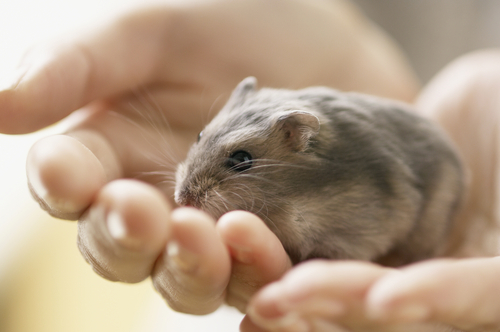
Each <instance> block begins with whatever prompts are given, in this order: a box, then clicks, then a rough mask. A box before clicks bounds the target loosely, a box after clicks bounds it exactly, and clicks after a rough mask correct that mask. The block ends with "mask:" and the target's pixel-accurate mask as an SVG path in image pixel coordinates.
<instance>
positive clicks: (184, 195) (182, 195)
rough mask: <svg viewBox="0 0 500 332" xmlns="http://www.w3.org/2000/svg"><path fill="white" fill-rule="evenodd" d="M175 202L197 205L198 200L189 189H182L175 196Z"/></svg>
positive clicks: (183, 204)
mask: <svg viewBox="0 0 500 332" xmlns="http://www.w3.org/2000/svg"><path fill="white" fill-rule="evenodd" d="M175 202H176V203H177V204H179V205H181V206H194V207H196V206H197V204H196V203H197V202H198V200H197V199H196V195H194V194H193V193H192V192H190V191H189V190H182V191H181V192H179V194H178V195H177V196H176V198H175Z"/></svg>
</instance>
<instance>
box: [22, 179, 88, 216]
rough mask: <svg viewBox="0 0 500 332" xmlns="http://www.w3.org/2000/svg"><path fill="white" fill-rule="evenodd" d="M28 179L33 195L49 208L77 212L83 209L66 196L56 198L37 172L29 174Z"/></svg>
mask: <svg viewBox="0 0 500 332" xmlns="http://www.w3.org/2000/svg"><path fill="white" fill-rule="evenodd" d="M28 179H29V182H28V187H29V189H30V191H31V193H32V195H33V196H34V197H35V199H36V200H37V201H38V202H40V201H42V202H43V205H45V206H46V208H47V209H48V208H50V209H52V210H57V211H61V212H77V211H79V210H81V209H82V207H81V206H78V205H77V204H75V203H73V202H71V201H69V200H68V199H66V198H56V197H54V196H52V195H51V194H50V193H49V191H48V190H47V188H46V187H45V185H44V184H43V182H42V180H41V178H40V176H39V174H38V173H37V172H30V173H29V174H28ZM41 204H42V203H41ZM42 208H44V209H45V207H44V206H42Z"/></svg>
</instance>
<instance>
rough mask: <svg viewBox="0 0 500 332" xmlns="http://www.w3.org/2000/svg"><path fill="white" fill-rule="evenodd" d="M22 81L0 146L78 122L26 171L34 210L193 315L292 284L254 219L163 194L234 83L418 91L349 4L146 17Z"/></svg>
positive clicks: (97, 265)
mask: <svg viewBox="0 0 500 332" xmlns="http://www.w3.org/2000/svg"><path fill="white" fill-rule="evenodd" d="M256 18H259V19H258V20H256ZM20 69H21V70H23V69H24V71H23V72H22V75H21V76H20V77H18V79H16V80H15V81H13V82H12V85H11V86H10V87H8V88H6V89H4V90H2V91H0V131H1V132H3V133H7V134H21V133H27V132H31V131H34V130H37V129H40V128H43V127H45V126H47V125H50V124H52V123H54V122H56V121H58V120H60V119H62V118H64V117H66V116H67V115H69V114H71V113H73V114H72V115H73V116H72V120H71V121H70V122H71V127H70V129H69V130H68V131H67V132H66V133H64V134H63V135H56V136H52V137H48V138H45V139H43V140H41V141H39V142H37V143H36V144H35V145H34V146H33V147H32V149H31V151H30V153H29V155H28V159H27V175H28V179H29V185H30V189H31V191H32V193H33V196H34V197H35V199H37V200H38V201H39V203H40V205H41V206H42V207H43V208H44V209H46V210H47V211H48V213H50V214H51V215H53V216H56V217H59V218H63V219H78V220H79V222H78V246H79V248H80V250H81V252H82V254H83V256H84V258H85V259H86V260H87V261H88V262H89V264H90V265H91V266H92V268H93V269H94V270H95V271H96V273H98V274H99V275H101V276H103V277H104V278H107V279H109V280H117V281H123V282H138V281H140V280H143V279H145V278H147V277H151V278H152V280H153V283H154V285H155V287H156V288H157V290H158V291H159V292H160V294H161V295H162V296H163V297H164V298H165V299H166V301H167V302H168V304H169V305H170V306H171V307H172V308H174V309H175V310H178V311H181V312H186V313H191V314H206V313H209V312H212V311H214V310H215V309H217V308H218V307H219V306H220V305H221V304H222V303H223V302H227V303H228V304H230V305H233V306H236V307H237V308H239V309H240V310H242V311H245V308H246V304H247V302H248V300H249V298H250V297H251V296H252V295H253V294H254V293H255V291H256V290H258V289H259V288H261V287H262V286H263V285H265V284H267V283H269V282H271V281H273V280H276V279H278V278H279V277H281V276H282V275H283V274H284V272H285V271H287V270H288V269H289V268H290V261H289V259H288V257H287V256H286V254H285V252H284V250H283V248H282V247H281V244H280V243H279V241H277V239H276V237H275V236H274V235H273V234H272V233H271V232H270V231H269V230H268V229H267V228H265V227H264V226H263V223H262V222H261V221H260V220H258V219H257V218H255V217H254V216H252V215H249V214H245V213H243V212H233V213H231V214H228V215H226V216H225V217H224V218H223V219H222V220H219V221H218V222H217V223H215V221H214V220H211V219H210V218H209V217H207V216H206V215H205V214H203V213H201V212H199V211H195V210H193V209H178V210H175V211H174V212H172V209H173V208H174V205H173V203H172V202H171V200H170V199H169V197H171V191H170V189H169V188H168V187H167V186H163V187H161V186H160V185H158V186H155V184H159V183H160V182H161V181H163V180H164V179H165V174H169V173H173V171H174V169H175V163H176V162H177V161H179V160H181V159H182V158H183V157H184V155H185V154H186V152H187V149H188V146H189V145H190V144H191V143H192V142H193V141H194V140H195V138H196V135H197V133H198V132H199V130H200V129H201V128H202V126H203V125H204V124H205V123H206V121H208V120H209V118H210V116H211V115H213V113H210V111H211V109H217V108H218V107H220V105H222V104H223V102H224V100H225V99H226V98H227V97H228V96H229V93H230V91H231V90H232V89H233V87H234V86H235V85H236V83H237V82H238V81H240V80H241V79H242V78H243V77H246V76H248V75H254V76H256V77H257V78H258V79H259V81H260V82H261V84H262V85H264V86H277V87H289V88H300V87H305V86H309V85H320V84H322V85H328V86H332V87H336V88H339V89H345V90H350V89H356V90H358V91H362V92H366V93H373V94H378V95H382V96H386V97H392V98H397V99H402V100H411V99H412V98H413V97H414V95H415V92H416V90H417V88H416V86H417V84H416V83H415V81H414V79H413V76H412V73H411V71H410V70H409V69H408V67H407V66H406V64H405V62H404V59H403V57H401V56H400V54H399V53H398V51H397V49H396V48H395V47H394V46H393V45H392V44H391V43H390V42H389V41H388V40H387V39H386V38H385V37H384V35H383V34H381V33H380V32H379V31H378V30H376V29H374V28H373V27H372V26H371V25H369V24H368V23H367V22H366V21H365V19H364V18H363V17H362V16H361V15H359V14H358V13H357V12H356V11H355V9H353V8H351V7H350V6H349V5H348V4H347V3H345V2H342V1H333V2H331V1H323V0H317V1H310V0H307V1H306V0H289V1H284V0H278V1H267V0H257V1H256V0H243V1H237V2H236V1H229V0H217V1H215V0H214V1H193V2H186V1H185V2H183V3H182V5H179V4H177V5H175V6H174V5H172V6H170V5H169V4H168V3H164V4H159V5H155V6H147V7H142V8H139V9H137V10H135V11H133V12H129V13H126V14H120V16H119V17H117V18H116V19H115V20H113V21H111V22H108V23H106V24H104V25H103V26H100V27H97V28H94V29H93V30H90V31H89V32H86V33H85V34H84V35H78V36H75V35H72V36H71V37H70V38H69V39H64V40H61V41H58V42H56V43H54V44H52V45H48V46H45V47H41V48H38V49H35V50H33V51H32V52H30V53H28V55H27V56H26V58H25V60H24V61H23V63H22V65H21V67H20ZM347 74H348V75H347ZM137 108H141V111H140V112H137V111H136V110H137ZM75 110H78V111H76V112H75ZM151 114H152V115H151ZM150 115H151V116H153V117H154V118H150V117H149V116H150ZM158 118H159V119H161V120H162V121H163V122H161V121H151V119H158ZM205 120H206V121H205ZM165 121H166V122H168V126H167V125H166V123H165ZM157 173H160V174H159V175H158V176H157ZM144 174H146V175H147V176H142V177H141V179H142V181H138V180H131V179H130V178H134V177H138V176H139V175H144ZM159 187H161V189H162V190H160V189H159Z"/></svg>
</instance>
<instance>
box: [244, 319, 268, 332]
mask: <svg viewBox="0 0 500 332" xmlns="http://www.w3.org/2000/svg"><path fill="white" fill-rule="evenodd" d="M240 332H266V330H264V329H262V328H260V327H259V326H257V325H255V324H254V322H252V320H251V319H250V318H249V317H248V316H245V317H244V318H243V320H242V321H241V324H240Z"/></svg>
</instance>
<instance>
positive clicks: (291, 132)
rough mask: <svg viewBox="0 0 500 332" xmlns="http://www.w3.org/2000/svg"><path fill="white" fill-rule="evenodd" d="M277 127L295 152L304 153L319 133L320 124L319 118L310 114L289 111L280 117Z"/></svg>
mask: <svg viewBox="0 0 500 332" xmlns="http://www.w3.org/2000/svg"><path fill="white" fill-rule="evenodd" d="M276 126H277V129H278V130H279V131H280V132H281V133H283V135H284V139H285V141H286V142H287V144H288V145H289V146H290V147H291V148H292V149H293V150H295V151H297V152H302V151H305V150H306V149H307V147H308V146H309V142H310V141H311V139H312V138H314V137H315V136H316V135H317V134H318V133H319V129H320V122H319V119H318V117H317V116H316V115H314V114H312V113H310V112H307V111H287V112H284V113H283V114H281V115H279V116H278V119H277V121H276Z"/></svg>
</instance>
